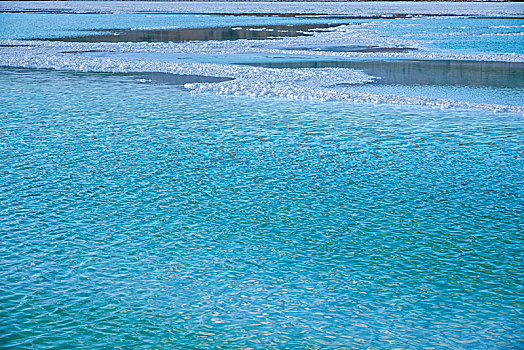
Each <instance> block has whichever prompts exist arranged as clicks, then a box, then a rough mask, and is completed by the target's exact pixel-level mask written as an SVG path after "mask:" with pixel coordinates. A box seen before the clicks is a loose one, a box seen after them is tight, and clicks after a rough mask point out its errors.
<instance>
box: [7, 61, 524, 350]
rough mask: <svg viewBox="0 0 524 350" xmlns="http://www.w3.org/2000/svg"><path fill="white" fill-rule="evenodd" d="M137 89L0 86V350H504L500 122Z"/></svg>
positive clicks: (12, 82)
mask: <svg viewBox="0 0 524 350" xmlns="http://www.w3.org/2000/svg"><path fill="white" fill-rule="evenodd" d="M143 81H144V80H137V79H136V77H133V76H115V75H110V74H87V73H67V72H56V71H37V70H13V69H2V70H0V118H1V121H0V174H1V175H0V179H1V181H0V239H1V244H0V266H1V268H0V305H1V307H0V347H5V348H17V349H26V348H39V349H43V348H64V349H66V348H67V349H70V348H85V349H105V348H109V347H122V348H136V349H145V348H153V347H155V348H169V349H173V348H180V349H207V348H217V349H218V348H242V349H247V348H257V349H265V348H279V349H297V348H304V349H315V348H321V349H343V348H347V349H351V348H380V349H383V348H412V349H421V348H428V349H431V348H434V349H444V348H459V349H510V348H521V347H522V345H523V343H522V339H523V337H524V328H523V321H522V319H523V318H522V308H523V302H524V294H523V285H522V281H523V277H524V276H523V275H524V270H523V267H524V266H523V258H522V257H523V248H522V246H523V245H522V243H523V232H524V231H523V226H524V215H523V213H524V190H523V188H524V183H523V182H524V180H523V179H524V160H523V159H524V158H523V155H524V154H523V151H524V136H523V135H524V120H523V119H522V116H521V115H514V114H503V113H497V114H492V113H489V112H484V111H476V110H460V109H457V110H438V109H430V108H427V109H426V108H422V107H417V106H412V107H409V106H405V107H394V106H388V105H378V106H376V105H355V104H353V105H351V104H340V103H324V104H318V103H314V102H307V101H294V102H292V103H290V101H289V100H286V99H280V100H279V99H252V98H246V97H221V96H214V95H205V94H202V95H195V94H190V93H189V92H187V91H184V90H182V89H178V88H176V87H173V86H172V85H168V84H162V83H154V82H152V83H147V82H146V83H144V82H143ZM108 101H110V103H108Z"/></svg>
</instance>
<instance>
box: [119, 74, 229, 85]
mask: <svg viewBox="0 0 524 350" xmlns="http://www.w3.org/2000/svg"><path fill="white" fill-rule="evenodd" d="M125 75H127V76H133V77H137V78H138V79H139V80H140V81H142V82H147V83H154V84H167V85H184V84H193V83H219V82H222V81H228V80H233V79H232V78H223V77H209V76H204V75H186V74H171V73H162V72H139V73H129V74H125Z"/></svg>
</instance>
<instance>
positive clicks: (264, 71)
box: [0, 2, 524, 114]
mask: <svg viewBox="0 0 524 350" xmlns="http://www.w3.org/2000/svg"><path fill="white" fill-rule="evenodd" d="M95 4H103V3H99V2H72V3H70V2H60V3H54V2H50V3H47V2H45V3H44V2H31V3H30V4H25V3H17V2H15V3H10V4H9V8H10V9H17V8H28V7H31V8H33V9H34V8H38V9H49V7H53V8H57V6H61V7H60V8H68V9H72V8H73V9H74V10H75V11H77V12H82V11H87V10H89V9H90V8H91V7H92V6H94V5H95ZM205 4H206V6H203V5H202V4H199V3H141V2H132V3H122V2H111V3H110V4H107V5H106V4H103V6H107V8H108V9H109V8H110V9H112V10H113V12H114V11H120V10H125V11H128V12H129V11H138V12H140V11H145V10H146V9H148V10H149V11H153V10H154V11H162V10H165V9H166V7H169V9H171V10H173V11H178V12H184V11H185V12H199V11H208V12H213V11H215V10H216V8H215V7H214V6H215V5H216V6H217V7H219V8H220V10H221V11H225V12H228V11H229V12H231V13H233V12H242V11H244V10H243V8H249V9H251V10H254V9H257V11H260V12H272V11H273V10H275V9H277V8H278V9H279V10H280V12H282V10H284V11H286V12H289V13H306V12H308V11H311V10H312V8H311V6H313V7H314V9H315V10H316V12H318V11H324V12H326V13H334V12H336V13H349V12H351V13H352V14H355V12H357V13H366V14H369V13H375V12H374V11H375V10H377V11H378V9H379V8H388V10H389V11H390V12H394V11H395V9H397V8H398V6H401V7H402V6H404V7H406V5H405V4H404V5H403V4H402V3H391V4H389V5H388V6H389V7H386V6H384V5H382V7H374V6H372V3H351V4H350V5H351V6H349V4H348V3H335V4H334V3H331V4H327V3H317V5H318V4H321V5H319V6H316V5H315V3H285V4H275V3H268V6H267V7H266V6H255V5H254V4H253V3H242V6H241V7H235V4H234V3H212V6H210V5H209V3H205ZM362 4H365V5H362ZM415 4H416V8H415V9H413V8H410V10H411V11H415V12H417V11H419V13H420V11H422V10H421V8H422V9H423V10H424V11H425V12H430V10H431V11H433V10H435V11H436V10H437V9H438V11H441V9H442V7H440V8H439V6H438V4H436V3H424V4H423V5H422V3H415ZM258 5H260V3H259V4H258ZM281 5H283V6H281ZM413 5H414V3H410V6H413ZM441 5H442V4H441ZM459 5H460V6H456V7H455V6H454V11H455V12H456V13H459V12H460V11H462V10H461V6H462V5H464V4H462V3H459ZM493 5H494V4H478V3H477V4H475V6H471V5H470V4H469V5H468V6H465V7H467V9H468V10H469V11H470V12H469V13H471V11H472V10H475V11H481V12H482V11H484V12H483V13H482V14H484V15H486V14H494V13H495V12H497V11H498V12H497V14H498V15H500V14H501V13H500V11H502V12H504V14H506V15H507V14H508V12H509V13H512V14H515V13H516V12H518V11H520V10H518V11H517V10H516V9H518V8H520V7H521V6H517V5H515V6H514V7H513V6H512V7H511V8H509V7H507V6H502V7H498V6H500V5H505V4H496V5H497V6H493ZM90 6H91V7H90ZM103 6H102V10H104V7H103ZM4 7H6V4H5V2H0V8H4ZM197 10H198V11H197ZM405 10H408V8H405ZM510 10H511V11H510ZM333 11H334V12H333ZM344 11H346V12H344ZM366 11H368V12H366ZM493 11H494V12H493ZM512 11H513V12H512ZM215 12H218V11H215ZM382 13H384V11H383V12H382ZM460 13H461V12H460ZM374 25H379V24H373V23H370V24H368V25H366V26H362V25H360V26H358V25H345V26H340V27H337V28H336V29H335V30H334V31H330V32H317V33H315V34H314V35H313V36H307V37H290V38H281V39H278V40H266V41H254V40H249V41H248V40H237V41H209V42H184V43H73V42H51V41H24V40H0V45H3V46H2V47H0V66H9V67H31V68H49V69H59V70H73V71H92V72H144V71H149V72H165V73H173V74H188V75H205V76H216V77H231V78H234V80H231V81H226V82H221V83H199V84H186V85H185V87H186V88H187V89H190V90H191V91H192V92H193V93H204V92H206V93H217V94H224V95H239V96H253V97H282V98H290V99H307V100H319V101H345V102H357V103H395V104H414V105H426V106H436V107H441V108H450V107H457V108H482V109H488V110H492V111H502V112H517V113H522V114H524V107H521V106H506V105H504V106H503V105H494V104H481V103H472V102H463V101H454V100H451V99H434V98H428V97H424V96H420V97H412V96H392V95H379V94H371V93H364V92H357V91H348V89H347V88H345V89H339V88H337V87H336V85H337V84H345V85H346V86H347V85H348V84H361V83H365V82H370V81H372V80H373V79H374V78H373V77H370V76H368V75H366V74H364V73H363V72H360V71H356V70H352V69H344V68H322V69H272V68H262V67H250V66H242V65H233V64H218V63H199V62H197V61H198V59H199V58H201V60H202V61H205V60H206V57H210V56H224V57H228V58H229V59H231V58H235V57H238V58H239V59H241V58H245V57H263V56H264V55H266V56H274V55H283V56H286V57H289V56H290V55H299V56H302V57H304V56H315V58H316V59H331V60H333V59H349V58H408V59H447V60H475V61H503V62H524V57H523V55H516V54H495V55H492V54H490V55H488V54H479V55H467V54H457V53H450V52H435V51H430V50H427V49H426V48H425V47H424V46H423V45H422V44H421V43H420V42H419V41H414V40H407V39H403V38H398V37H385V36H383V35H378V34H377V33H378V32H376V31H374V29H373V26H374ZM362 42H366V43H367V44H368V45H374V46H380V47H411V48H416V49H417V50H416V51H410V52H401V53H399V52H397V53H391V52H389V53H388V52H380V53H376V52H375V53H369V52H366V53H364V52H331V51H311V50H304V49H303V47H304V46H307V47H315V46H317V47H318V46H322V45H325V46H328V45H329V46H336V45H352V44H353V45H361V44H362ZM16 45H24V46H16ZM26 45H29V46H26ZM293 48H295V49H294V50H293ZM290 49H291V50H290ZM88 51H90V52H93V51H96V52H97V54H96V55H92V54H89V53H82V52H88ZM187 57H191V59H192V62H175V61H176V59H177V58H179V59H183V58H187ZM208 60H209V59H208ZM195 61H196V62H195Z"/></svg>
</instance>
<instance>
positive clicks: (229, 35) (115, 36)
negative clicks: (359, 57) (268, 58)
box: [49, 23, 340, 43]
mask: <svg viewBox="0 0 524 350" xmlns="http://www.w3.org/2000/svg"><path fill="white" fill-rule="evenodd" d="M339 25H340V24H327V23H321V24H300V25H266V26H243V27H216V28H183V29H152V30H142V29H140V30H131V29H111V30H108V33H107V34H96V35H85V36H75V37H63V38H54V39H49V40H56V41H69V42H89V43H98V42H182V41H208V40H239V39H247V40H264V39H271V38H277V37H293V36H303V35H313V32H314V31H315V30H319V29H327V28H333V27H336V26H339Z"/></svg>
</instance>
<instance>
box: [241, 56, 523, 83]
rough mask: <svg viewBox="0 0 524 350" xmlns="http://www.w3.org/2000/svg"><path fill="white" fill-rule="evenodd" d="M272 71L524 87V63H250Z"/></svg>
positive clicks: (385, 80)
mask: <svg viewBox="0 0 524 350" xmlns="http://www.w3.org/2000/svg"><path fill="white" fill-rule="evenodd" d="M249 65H253V66H263V67H271V68H326V67H336V68H352V69H358V70H362V71H364V72H366V73H367V74H369V75H372V76H375V77H379V78H380V79H379V80H378V81H377V83H379V84H400V85H450V86H470V87H486V86H489V87H502V88H522V87H524V83H523V82H524V63H521V62H480V61H479V62H477V61H450V60H447V61H444V60H442V61H412V60H409V61H407V60H397V61H373V60H367V61H349V60H347V61H299V62H263V63H250V64H249Z"/></svg>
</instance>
